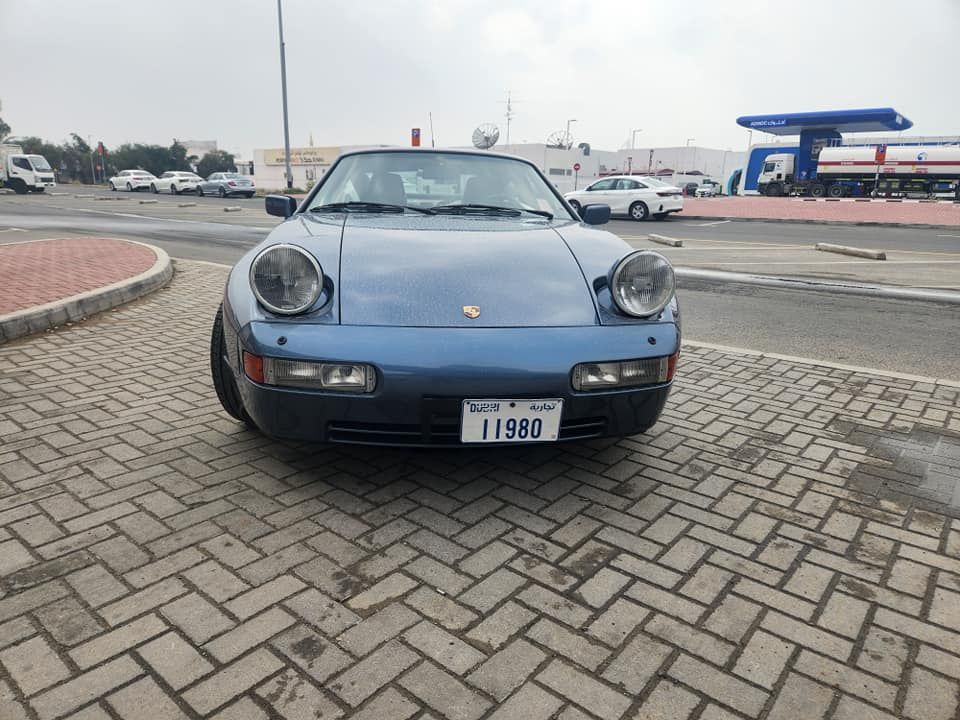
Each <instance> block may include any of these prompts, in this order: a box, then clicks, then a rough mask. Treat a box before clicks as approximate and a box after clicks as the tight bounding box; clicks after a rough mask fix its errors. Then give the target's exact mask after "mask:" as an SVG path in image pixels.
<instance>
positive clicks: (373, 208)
mask: <svg viewBox="0 0 960 720" xmlns="http://www.w3.org/2000/svg"><path fill="white" fill-rule="evenodd" d="M351 210H356V211H358V212H403V211H404V210H413V211H414V212H418V213H423V214H424V215H435V214H436V213H434V212H433V210H431V209H429V208H422V207H416V206H415V205H394V204H392V203H381V202H367V201H365V200H352V201H350V202H337V203H328V204H326V205H318V206H316V207H312V208H310V212H316V213H322V212H339V211H345V212H349V211H351Z"/></svg>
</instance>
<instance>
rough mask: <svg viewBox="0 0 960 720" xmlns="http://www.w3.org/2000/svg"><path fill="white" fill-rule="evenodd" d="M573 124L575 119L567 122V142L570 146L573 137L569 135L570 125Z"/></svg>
mask: <svg viewBox="0 0 960 720" xmlns="http://www.w3.org/2000/svg"><path fill="white" fill-rule="evenodd" d="M575 122H576V119H573V120H567V140H568V141H569V142H570V144H571V145H572V144H573V137H572V136H571V135H570V123H575Z"/></svg>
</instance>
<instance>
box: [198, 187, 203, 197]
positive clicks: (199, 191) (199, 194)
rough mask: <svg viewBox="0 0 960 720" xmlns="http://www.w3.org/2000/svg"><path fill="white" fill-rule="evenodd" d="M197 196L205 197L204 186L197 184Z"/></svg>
mask: <svg viewBox="0 0 960 720" xmlns="http://www.w3.org/2000/svg"><path fill="white" fill-rule="evenodd" d="M197 197H203V188H202V187H200V186H199V185H197Z"/></svg>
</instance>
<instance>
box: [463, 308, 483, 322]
mask: <svg viewBox="0 0 960 720" xmlns="http://www.w3.org/2000/svg"><path fill="white" fill-rule="evenodd" d="M463 314H464V315H466V316H467V317H468V318H470V319H471V320H476V319H477V318H478V317H480V306H479V305H464V306H463Z"/></svg>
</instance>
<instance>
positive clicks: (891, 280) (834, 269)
mask: <svg viewBox="0 0 960 720" xmlns="http://www.w3.org/2000/svg"><path fill="white" fill-rule="evenodd" d="M688 200H689V199H688ZM732 200H736V199H735V198H734V199H732ZM769 200H771V199H770V198H760V201H769ZM710 201H716V199H710V200H708V201H699V202H710ZM787 202H795V201H793V200H788V201H787ZM688 204H689V202H688ZM0 207H3V208H4V211H5V212H6V211H9V212H11V213H12V214H14V215H15V214H16V212H17V211H18V210H22V211H25V212H31V213H37V212H40V213H45V212H47V211H55V212H57V211H59V212H67V213H82V214H86V215H91V216H94V218H96V217H99V218H102V220H103V221H104V222H108V221H109V220H111V219H114V218H137V219H144V220H156V221H157V223H161V224H164V225H166V232H167V233H169V234H172V235H174V236H175V235H176V231H177V225H178V224H180V225H189V226H194V227H196V226H202V225H207V226H214V225H219V224H225V225H230V226H233V228H242V229H243V230H244V231H245V232H246V234H247V236H249V237H250V238H252V239H260V238H261V237H262V236H263V235H265V234H266V233H267V232H268V231H269V229H270V228H272V227H274V226H275V225H276V224H277V222H279V219H278V218H274V217H271V216H269V215H267V214H266V213H265V212H264V209H263V199H262V198H250V199H247V198H226V199H224V198H217V197H202V198H198V197H196V196H193V195H178V196H171V195H169V194H158V195H154V194H153V193H149V192H134V193H127V192H122V191H121V192H110V191H109V190H105V189H102V188H97V189H93V188H88V187H84V188H83V189H82V190H80V191H79V192H70V191H68V190H67V189H66V188H65V186H64V187H61V188H59V189H58V190H56V191H55V194H53V195H50V196H27V197H18V196H11V195H6V196H3V197H2V198H0ZM957 212H958V213H960V210H958V211H957ZM10 222H11V223H12V224H13V225H16V222H17V220H16V218H15V217H12V218H11V219H10ZM606 229H608V230H610V231H611V232H614V233H616V234H617V235H619V236H621V237H623V238H625V239H626V240H627V241H628V242H630V243H631V244H633V245H635V246H637V247H654V248H655V249H656V250H658V251H659V252H662V253H664V254H665V255H667V256H668V257H670V259H671V260H672V261H674V262H675V263H676V264H677V265H678V266H680V267H694V268H704V269H713V270H722V271H733V272H744V273H756V274H763V275H776V276H787V277H822V278H828V279H833V280H842V281H852V282H867V283H884V284H892V285H901V286H915V287H926V288H940V289H960V234H958V233H957V232H956V231H955V230H954V229H951V228H927V229H917V228H896V227H882V228H881V227H872V226H861V225H855V224H852V223H851V224H848V225H846V226H844V225H842V224H832V225H788V224H782V223H779V224H778V223H774V222H742V221H727V220H724V221H709V220H687V219H685V218H683V216H682V214H681V215H678V216H676V217H674V218H671V219H670V220H668V221H666V222H644V223H636V222H631V221H628V220H623V219H614V220H613V221H612V222H610V223H609V224H608V225H607V226H606ZM233 232H234V231H233V230H231V231H230V233H229V234H231V235H232V234H233ZM649 233H655V234H660V235H664V236H667V237H670V238H674V239H679V240H682V241H683V247H682V248H671V247H665V246H662V245H659V246H658V245H655V244H652V243H650V242H649V240H648V239H647V238H648V234H649ZM2 239H3V236H0V242H2ZM817 242H830V243H835V244H842V245H848V246H852V247H860V248H873V249H878V250H884V251H885V252H886V253H887V259H886V261H875V260H865V259H863V258H857V257H849V256H844V255H837V254H833V253H825V252H818V251H816V250H815V249H814V245H815V244H816V243H817ZM250 244H252V242H251V243H250ZM176 250H177V248H173V249H172V251H173V252H174V253H176ZM236 257H239V255H237V256H236ZM210 259H214V258H210ZM234 259H235V258H234Z"/></svg>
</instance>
